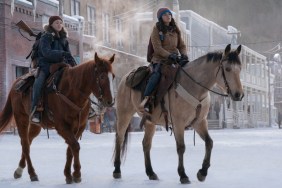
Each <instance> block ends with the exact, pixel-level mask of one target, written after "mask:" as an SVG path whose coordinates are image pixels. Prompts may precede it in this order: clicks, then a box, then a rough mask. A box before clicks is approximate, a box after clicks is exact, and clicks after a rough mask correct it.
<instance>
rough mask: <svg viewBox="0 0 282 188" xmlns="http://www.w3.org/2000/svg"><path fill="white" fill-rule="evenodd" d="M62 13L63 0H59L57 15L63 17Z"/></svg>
mask: <svg viewBox="0 0 282 188" xmlns="http://www.w3.org/2000/svg"><path fill="white" fill-rule="evenodd" d="M63 13H64V0H59V16H61V18H63Z"/></svg>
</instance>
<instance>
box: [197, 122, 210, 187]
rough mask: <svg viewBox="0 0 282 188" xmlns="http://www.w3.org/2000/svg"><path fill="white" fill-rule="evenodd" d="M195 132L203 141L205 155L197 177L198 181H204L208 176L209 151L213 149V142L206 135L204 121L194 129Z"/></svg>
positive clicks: (206, 125) (206, 126)
mask: <svg viewBox="0 0 282 188" xmlns="http://www.w3.org/2000/svg"><path fill="white" fill-rule="evenodd" d="M194 129H195V131H196V132H197V133H198V134H199V135H200V137H201V138H202V139H203V140H204V141H205V147H206V154H205V157H204V161H203V164H202V168H201V169H200V170H199V171H198V173H197V177H198V180H199V181H205V179H206V176H207V175H208V168H209V167H210V160H211V151H212V148H213V141H212V139H211V137H210V135H209V133H208V124H207V121H206V120H203V121H202V122H201V123H200V124H199V125H197V126H195V127H194Z"/></svg>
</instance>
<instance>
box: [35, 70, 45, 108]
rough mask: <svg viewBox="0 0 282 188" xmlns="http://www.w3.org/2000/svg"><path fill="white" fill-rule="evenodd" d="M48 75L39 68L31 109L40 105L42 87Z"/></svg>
mask: <svg viewBox="0 0 282 188" xmlns="http://www.w3.org/2000/svg"><path fill="white" fill-rule="evenodd" d="M48 76H49V75H47V74H46V73H44V72H43V71H41V70H39V75H38V77H37V78H35V82H34V84H33V91H32V104H31V110H33V108H34V107H35V106H37V105H38V104H37V103H38V101H39V99H40V98H41V93H42V88H43V86H44V83H45V81H46V79H47V77H48Z"/></svg>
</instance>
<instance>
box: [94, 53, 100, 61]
mask: <svg viewBox="0 0 282 188" xmlns="http://www.w3.org/2000/svg"><path fill="white" fill-rule="evenodd" d="M94 60H95V62H98V61H99V57H98V54H97V52H95V56H94Z"/></svg>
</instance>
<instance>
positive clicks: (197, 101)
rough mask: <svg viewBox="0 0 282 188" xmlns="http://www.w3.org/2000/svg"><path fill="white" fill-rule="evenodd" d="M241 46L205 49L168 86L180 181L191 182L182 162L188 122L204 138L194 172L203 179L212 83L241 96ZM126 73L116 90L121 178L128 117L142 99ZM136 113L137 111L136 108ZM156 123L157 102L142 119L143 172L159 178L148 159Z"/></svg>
mask: <svg viewBox="0 0 282 188" xmlns="http://www.w3.org/2000/svg"><path fill="white" fill-rule="evenodd" d="M240 51H241V46H239V47H238V48H237V49H236V50H235V51H231V45H228V46H227V47H226V48H225V51H224V52H214V53H208V54H207V55H205V56H202V57H200V58H198V59H196V60H194V61H192V62H190V63H188V64H186V66H184V67H183V69H182V70H180V72H179V74H178V76H177V78H176V82H177V84H176V87H172V88H170V89H169V90H168V92H167V94H166V96H165V105H166V109H168V115H169V118H168V119H169V120H171V122H170V123H171V124H172V128H173V133H174V136H175V140H176V145H177V153H178V174H179V176H180V182H181V183H183V184H185V183H190V181H189V178H188V176H187V175H186V173H185V169H184V166H183V154H184V152H185V143H184V131H185V127H187V126H188V125H191V126H192V127H193V128H194V130H195V131H196V132H197V133H198V134H199V135H200V137H201V138H202V139H203V140H204V141H205V146H206V154H205V157H204V161H203V164H202V168H201V169H200V170H199V172H198V173H197V177H198V179H199V181H204V180H205V178H206V176H207V171H208V168H209V166H210V157H211V150H212V147H213V141H212V139H211V137H210V136H209V133H208V123H207V114H208V111H209V106H210V95H209V91H208V90H210V89H211V88H212V87H213V86H214V85H215V84H217V85H219V86H220V87H221V88H223V89H224V91H226V92H227V93H228V95H229V96H230V97H231V99H232V100H234V101H240V100H242V98H243V96H244V94H243V88H242V85H241V82H240V77H239V76H240V71H241V62H240V59H239V56H238V55H239V53H240ZM126 76H127V75H125V76H124V77H123V79H122V80H121V83H120V85H119V88H118V93H117V132H116V143H115V151H114V156H113V157H114V166H115V170H114V172H113V177H114V178H121V170H120V164H121V158H122V157H123V156H124V154H125V151H126V145H127V136H128V125H129V121H130V119H131V117H132V116H133V114H134V113H135V112H138V106H139V104H140V102H141V93H140V92H138V91H135V90H133V89H131V88H129V87H127V86H126V85H125V80H126ZM138 113H139V112H138ZM156 124H158V125H165V121H164V117H163V114H162V113H161V107H160V105H159V106H157V107H156V108H155V109H154V111H153V113H152V116H151V121H146V122H145V126H144V127H145V135H144V138H143V142H142V143H143V151H144V157H145V168H146V174H147V176H148V177H149V179H150V180H158V176H157V175H156V173H155V172H154V171H153V168H152V165H151V159H150V150H151V146H152V138H153V136H154V133H155V129H156V126H155V125H156Z"/></svg>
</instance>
